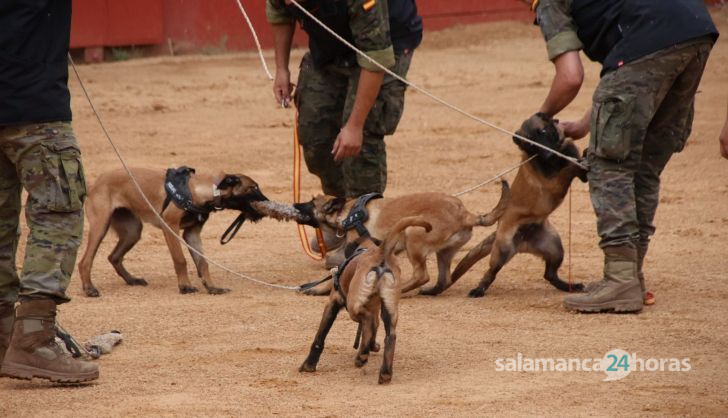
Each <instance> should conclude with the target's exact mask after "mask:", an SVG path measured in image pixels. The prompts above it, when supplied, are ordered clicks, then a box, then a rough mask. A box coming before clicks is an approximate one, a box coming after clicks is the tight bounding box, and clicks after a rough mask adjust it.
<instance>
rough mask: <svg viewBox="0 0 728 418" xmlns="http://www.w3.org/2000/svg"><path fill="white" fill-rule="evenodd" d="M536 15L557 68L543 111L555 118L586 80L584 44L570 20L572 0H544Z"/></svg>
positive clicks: (542, 107) (550, 57)
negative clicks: (581, 52)
mask: <svg viewBox="0 0 728 418" xmlns="http://www.w3.org/2000/svg"><path fill="white" fill-rule="evenodd" d="M536 15H537V19H538V23H539V26H540V27H541V32H542V33H543V35H544V39H545V40H546V48H547V50H548V54H549V59H550V60H551V61H552V62H553V63H554V67H555V69H556V74H555V75H554V78H553V80H552V81H551V88H550V90H549V93H548V95H547V96H546V99H545V100H544V102H543V104H542V105H541V109H540V111H541V112H543V113H546V114H548V115H550V116H554V115H556V114H557V113H559V112H560V111H561V110H562V109H564V108H565V107H566V106H567V105H568V104H569V103H571V101H572V100H574V97H576V95H577V94H578V93H579V89H580V88H581V84H582V82H583V81H584V67H583V66H582V63H581V57H580V56H579V50H581V49H582V48H583V45H582V44H581V41H579V38H578V37H577V35H576V25H575V24H574V21H573V19H572V17H571V0H543V1H541V2H540V3H539V5H538V8H537V9H536Z"/></svg>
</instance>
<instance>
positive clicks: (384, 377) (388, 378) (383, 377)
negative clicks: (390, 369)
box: [379, 373, 392, 385]
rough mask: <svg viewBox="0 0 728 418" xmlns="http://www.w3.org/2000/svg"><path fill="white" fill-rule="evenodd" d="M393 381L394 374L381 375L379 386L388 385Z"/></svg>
mask: <svg viewBox="0 0 728 418" xmlns="http://www.w3.org/2000/svg"><path fill="white" fill-rule="evenodd" d="M391 381H392V374H391V373H379V384H380V385H386V384H387V383H389V382H391Z"/></svg>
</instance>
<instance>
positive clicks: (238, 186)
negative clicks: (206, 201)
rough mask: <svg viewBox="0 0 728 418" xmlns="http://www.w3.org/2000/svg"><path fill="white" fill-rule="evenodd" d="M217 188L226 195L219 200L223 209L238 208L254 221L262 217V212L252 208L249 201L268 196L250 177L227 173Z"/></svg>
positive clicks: (260, 200) (263, 198)
mask: <svg viewBox="0 0 728 418" xmlns="http://www.w3.org/2000/svg"><path fill="white" fill-rule="evenodd" d="M217 188H218V189H219V190H220V191H221V192H222V193H224V194H225V195H227V196H224V197H223V198H222V200H221V205H222V207H223V208H224V209H234V210H239V211H240V212H243V213H244V214H245V217H246V219H249V220H251V221H254V222H255V221H258V220H260V219H261V218H263V215H262V214H260V213H258V211H256V210H255V209H253V207H252V206H251V205H250V202H264V201H267V200H268V198H267V197H265V195H264V194H263V192H261V191H260V188H259V187H258V184H257V183H256V182H255V181H253V179H251V178H250V177H248V176H245V175H242V174H229V175H226V176H225V178H223V179H222V181H221V182H220V184H218V185H217Z"/></svg>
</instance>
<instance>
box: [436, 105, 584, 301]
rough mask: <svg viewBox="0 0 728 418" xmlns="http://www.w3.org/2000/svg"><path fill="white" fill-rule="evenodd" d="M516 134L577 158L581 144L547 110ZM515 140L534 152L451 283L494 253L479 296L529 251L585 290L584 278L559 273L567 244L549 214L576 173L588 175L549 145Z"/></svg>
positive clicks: (549, 273) (526, 153) (570, 288)
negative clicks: (490, 229)
mask: <svg viewBox="0 0 728 418" xmlns="http://www.w3.org/2000/svg"><path fill="white" fill-rule="evenodd" d="M516 133H517V134H519V135H521V136H524V137H526V138H530V139H531V140H533V141H535V142H538V143H539V144H542V145H545V146H546V147H548V148H550V149H553V150H557V151H559V152H561V153H562V154H565V155H568V156H570V157H574V158H578V157H579V150H578V149H577V148H576V145H574V143H573V142H572V141H571V140H570V139H567V138H565V137H564V133H563V131H561V130H560V129H559V127H558V125H557V122H556V121H555V120H554V119H552V118H550V117H549V116H548V115H546V114H543V113H537V114H535V115H533V116H531V117H530V118H528V119H527V120H526V121H525V122H523V125H522V126H521V129H519V130H518V131H517V132H516ZM513 142H515V143H516V145H517V146H518V147H519V148H520V149H521V151H522V152H523V155H522V158H523V160H524V161H525V160H527V159H529V158H531V157H532V156H535V157H534V158H533V159H532V160H531V161H530V162H528V163H527V164H525V165H523V166H521V167H520V168H519V169H518V173H517V174H516V178H515V180H514V181H513V185H512V186H511V198H510V201H509V202H508V205H507V206H506V207H505V210H504V211H502V212H501V213H500V218H499V220H498V228H497V229H496V231H495V232H493V233H492V234H490V235H489V236H488V237H487V238H485V239H484V240H483V241H482V242H480V244H478V245H476V246H475V247H474V248H473V249H471V250H470V252H468V254H467V255H466V256H465V257H464V258H463V259H462V260H461V261H460V262H459V263H458V265H457V266H456V267H455V270H453V273H452V280H451V283H450V284H452V283H455V282H456V281H457V280H458V279H459V278H460V277H462V275H463V274H465V273H466V272H467V271H468V270H469V269H470V268H471V267H472V266H473V265H474V264H475V263H476V262H477V261H478V260H480V259H481V258H484V257H486V256H487V255H488V254H490V268H489V269H488V271H487V272H486V273H485V275H484V276H483V278H482V280H481V281H480V283H479V284H478V286H477V287H476V288H474V289H472V290H471V291H470V293H469V296H470V297H472V298H479V297H482V296H484V295H485V291H486V290H487V289H488V287H489V286H490V285H491V284H492V283H493V281H494V280H495V276H496V275H497V274H498V272H499V271H500V270H501V269H502V268H503V266H505V265H506V263H508V261H510V259H511V258H513V256H514V255H516V254H517V253H530V254H535V255H537V256H540V257H541V258H543V260H544V261H545V262H546V272H545V273H544V278H545V279H546V280H548V281H549V283H551V284H552V285H553V286H554V287H556V288H557V289H559V290H562V291H567V292H574V291H582V290H583V289H584V286H583V285H582V284H581V283H575V284H572V285H569V284H568V283H566V282H564V281H563V280H561V279H560V278H559V275H558V270H559V267H560V266H561V263H562V261H563V259H564V248H563V246H562V245H561V238H560V237H559V233H558V232H557V231H556V229H554V227H553V226H552V225H551V224H550V223H549V221H548V217H549V215H551V213H552V212H553V211H554V210H556V208H557V207H559V205H560V204H561V202H562V201H563V200H564V196H566V192H567V191H568V190H569V187H570V186H571V181H572V180H573V179H574V177H578V178H579V179H581V180H582V181H584V182H585V181H586V171H585V170H584V169H582V168H581V167H579V166H577V165H574V164H571V163H570V162H568V161H566V160H564V159H563V158H560V157H558V156H556V155H554V154H553V153H551V152H549V151H548V150H544V149H542V148H539V147H537V146H535V145H532V144H529V143H527V142H525V141H523V140H521V139H519V138H517V137H514V138H513Z"/></svg>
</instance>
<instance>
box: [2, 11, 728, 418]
mask: <svg viewBox="0 0 728 418" xmlns="http://www.w3.org/2000/svg"><path fill="white" fill-rule="evenodd" d="M716 20H717V22H718V23H719V25H720V27H721V28H722V30H723V31H724V32H726V33H728V13H726V12H719V13H717V14H716ZM300 54H301V53H300V51H299V52H297V53H296V57H300ZM268 57H269V62H270V63H272V60H271V59H270V53H269V54H268ZM598 70H599V69H598V67H597V66H595V65H591V64H590V65H588V66H587V80H586V85H585V87H584V89H583V92H582V93H581V94H580V95H579V97H578V99H577V100H576V102H575V103H574V104H573V106H571V107H570V108H569V109H567V110H566V111H565V112H563V114H562V115H561V117H562V119H568V118H574V117H577V116H579V115H581V114H582V112H583V110H584V109H585V107H586V106H588V104H589V99H590V95H591V92H592V91H593V88H594V86H595V85H596V83H597V81H598ZM552 71H553V70H552V67H551V64H550V63H548V62H547V61H546V59H545V48H544V45H543V42H542V40H541V38H540V34H539V32H538V30H537V28H535V27H533V26H530V25H525V24H512V23H498V24H489V25H480V26H472V27H467V28H461V29H455V30H449V31H446V32H442V33H437V34H430V35H429V36H428V39H427V41H426V42H425V44H424V45H423V47H422V48H421V49H419V50H418V51H417V53H416V55H415V60H414V64H413V67H412V71H411V74H410V78H411V80H413V81H414V82H416V83H419V84H420V85H422V86H423V87H425V88H427V89H430V90H431V91H432V92H434V93H435V94H438V95H441V96H442V97H444V98H446V99H448V100H451V101H453V102H454V103H457V104H458V105H461V106H462V107H464V108H465V109H468V110H470V111H473V112H475V113H476V114H477V115H479V116H481V117H484V118H486V119H488V120H490V121H492V122H494V123H496V124H498V125H501V126H504V127H506V128H510V129H515V128H516V127H517V126H518V125H519V124H520V122H521V121H522V120H523V119H524V118H526V117H527V116H528V115H530V114H531V113H533V112H535V111H536V110H537V108H538V106H539V104H540V101H541V100H542V98H543V97H545V94H546V92H547V89H548V83H549V80H550V77H551V74H552ZM80 72H81V74H82V77H83V78H84V80H85V82H86V84H87V87H88V88H89V90H90V92H91V94H92V96H93V98H94V100H95V102H96V104H97V106H98V108H99V109H100V111H101V113H102V115H103V117H104V119H105V121H106V123H107V125H108V128H109V130H110V132H111V134H112V135H113V138H114V139H115V141H116V142H117V144H118V145H119V147H120V149H121V151H122V152H123V154H124V156H125V157H126V159H127V160H128V161H129V163H130V164H131V165H136V166H146V167H153V168H158V169H159V170H160V173H161V172H162V170H163V169H164V168H166V167H169V166H176V165H182V164H187V165H191V166H194V167H195V168H197V169H198V170H199V171H203V170H216V169H223V170H227V171H230V172H244V173H246V174H248V175H250V176H252V177H253V178H254V179H256V180H257V181H258V182H259V183H260V184H261V186H262V189H263V191H264V192H265V193H266V194H267V195H268V196H269V197H270V198H272V199H275V200H280V201H291V181H292V152H291V151H292V146H291V127H292V125H291V123H292V120H293V115H294V113H293V111H292V110H282V109H279V108H277V107H276V106H275V104H274V103H273V99H272V95H271V92H270V84H269V83H268V82H267V80H266V79H265V77H264V75H263V73H262V71H261V68H260V66H259V63H258V62H257V58H256V57H255V55H252V54H235V55H222V56H209V57H205V56H195V57H181V58H153V59H142V60H136V61H129V62H122V63H115V64H103V65H89V66H82V67H81V68H80ZM71 90H72V92H73V108H74V114H75V128H76V131H77V134H78V137H79V139H80V142H81V146H82V148H83V153H84V162H85V165H86V172H87V176H88V179H89V181H90V182H93V180H94V179H95V178H96V177H97V176H98V175H99V174H100V173H101V172H103V171H105V170H108V169H111V168H116V167H119V163H118V161H117V159H116V157H115V156H114V154H113V153H112V151H111V148H110V146H109V144H108V143H107V142H106V139H105V138H104V137H103V135H102V133H101V131H100V129H99V127H98V125H97V123H96V121H95V120H94V119H93V117H92V114H91V112H90V110H89V107H88V105H87V103H86V102H85V101H84V99H83V97H82V95H81V91H80V89H79V85H78V83H77V82H76V81H75V80H72V81H71ZM727 93H728V43H726V41H725V40H722V41H721V42H719V43H718V45H717V46H716V48H715V49H714V52H713V54H712V56H711V59H710V62H709V64H708V68H707V70H706V73H705V77H704V80H703V84H702V86H701V89H700V93H699V94H698V95H697V117H696V120H695V125H694V129H693V135H692V137H691V139H690V142H689V143H688V146H687V148H686V149H685V151H684V152H682V153H681V154H678V155H676V156H675V157H674V159H673V161H671V163H670V164H669V166H668V168H667V170H666V172H665V173H664V176H663V189H662V197H661V206H660V208H659V212H658V215H657V221H656V223H657V226H658V232H657V234H656V236H655V239H654V244H653V246H652V248H651V252H650V254H649V256H648V261H647V264H646V267H645V269H646V274H647V277H648V280H649V286H650V288H652V289H653V290H654V291H655V292H656V294H657V298H658V302H657V304H656V305H654V306H652V307H648V308H646V309H645V310H644V311H643V313H641V314H639V315H578V314H573V313H569V312H567V311H565V310H564V309H563V308H562V307H561V300H562V298H563V296H564V294H562V293H560V292H559V291H557V290H555V289H553V288H552V287H550V286H549V285H548V284H547V283H546V282H545V281H544V280H543V279H542V278H541V274H542V269H543V265H542V263H541V261H540V260H538V259H536V258H533V257H531V256H528V255H520V256H518V257H516V259H515V260H514V261H513V262H512V263H511V264H509V265H508V266H507V267H506V268H505V269H504V270H503V271H502V273H501V274H500V276H499V278H498V280H497V281H496V282H495V284H494V285H493V286H492V287H491V289H490V290H489V292H488V294H487V296H486V297H485V298H483V299H468V298H467V297H466V295H467V292H468V290H469V289H470V288H472V287H473V286H474V285H475V283H476V282H477V281H478V280H479V278H480V275H481V274H482V272H483V271H484V270H485V263H482V262H481V263H480V264H478V265H477V267H476V268H474V269H473V271H471V272H470V273H468V274H467V275H466V276H465V277H464V278H463V279H462V280H461V282H459V283H458V284H457V285H456V286H454V287H453V288H451V289H450V290H449V291H448V292H446V293H445V294H443V295H441V296H439V297H436V298H428V297H412V298H407V299H405V300H404V301H403V303H402V304H401V305H400V324H399V328H398V334H399V339H398V344H397V351H396V356H395V374H394V380H393V382H392V384H391V385H388V386H379V385H377V383H376V381H377V373H378V368H379V365H380V363H381V355H379V354H375V355H373V357H372V359H371V361H370V364H369V365H367V366H365V367H364V368H362V369H357V368H355V367H354V364H353V356H354V350H353V349H352V348H351V344H352V341H353V337H354V332H355V324H354V323H353V322H351V321H350V320H349V319H348V316H347V315H346V314H341V315H340V318H339V321H338V322H337V323H336V324H335V325H334V328H333V330H332V332H331V334H330V336H329V339H328V341H327V346H326V350H325V351H324V354H323V356H322V358H321V361H320V364H319V369H318V371H317V372H316V373H314V374H305V375H304V374H299V373H298V371H297V369H298V366H299V364H300V363H301V362H302V360H303V359H304V357H305V355H306V353H307V350H308V347H309V344H310V342H311V341H312V339H313V335H314V332H315V330H316V327H317V326H318V322H319V319H320V315H321V312H322V309H323V305H324V302H325V299H324V298H314V297H306V296H302V295H299V294H296V293H294V292H291V291H284V290H276V289H270V288H266V287H261V286H258V285H255V284H252V283H250V282H246V281H243V280H240V279H238V278H235V277H233V276H232V275H230V274H227V273H225V272H223V271H221V270H218V269H213V275H214V276H215V277H216V279H217V280H218V281H219V282H220V283H222V284H223V285H224V286H226V287H230V288H232V289H233V290H232V292H231V293H229V294H227V295H224V296H209V295H207V294H205V293H198V294H194V295H181V294H179V293H178V292H177V283H176V278H175V275H174V272H173V269H172V263H171V260H170V257H169V255H168V252H167V250H166V246H165V244H164V240H163V237H162V234H161V232H160V231H159V230H155V229H153V228H146V229H145V232H144V236H143V239H142V241H141V243H140V244H139V245H138V246H137V247H136V248H135V249H134V250H132V251H131V253H130V254H129V255H128V257H127V266H128V268H129V269H130V270H131V271H132V272H134V273H137V274H140V275H142V276H143V277H145V278H146V279H147V280H148V281H149V287H146V288H141V287H136V288H133V287H128V286H126V285H125V284H124V283H123V282H122V280H121V279H120V278H119V277H117V276H116V275H115V273H114V272H113V270H112V268H111V266H110V265H109V264H108V263H107V262H106V256H107V255H108V253H109V251H110V249H111V248H112V247H111V246H112V245H113V243H114V239H113V237H111V236H110V237H109V238H108V239H107V241H106V242H105V243H104V245H103V246H102V248H101V250H100V253H99V257H97V262H96V264H95V267H94V270H93V278H94V281H95V283H96V285H97V287H98V288H99V290H100V291H101V292H102V297H101V298H98V299H91V298H86V297H84V296H83V295H82V293H81V285H80V282H79V280H78V279H77V277H74V280H73V281H72V283H71V286H70V288H69V293H70V295H71V296H72V297H73V299H74V300H73V302H72V303H70V304H68V305H65V306H63V307H62V308H61V314H60V320H61V321H62V323H63V324H64V326H65V327H66V328H67V329H69V330H71V331H72V332H73V333H75V335H76V336H77V337H78V338H79V339H81V340H83V339H85V338H88V337H89V336H92V335H96V334H98V333H101V332H104V331H108V330H110V329H119V330H121V331H123V332H124V334H125V336H126V340H125V341H124V343H123V345H121V346H120V347H118V348H117V349H116V350H115V351H114V352H113V353H112V354H111V355H109V356H107V357H104V358H103V359H102V360H100V361H99V365H100V367H101V378H100V379H99V380H98V382H97V383H94V384H91V385H87V386H84V387H70V388H69V387H63V386H53V385H49V384H46V383H45V382H42V381H33V382H22V381H14V380H8V379H3V380H0V416H54V417H58V416H75V417H78V416H142V415H154V416H211V415H225V416H260V415H294V416H308V415H311V416H349V415H352V416H365V415H397V416H404V415H416V416H425V415H447V416H454V415H458V416H480V415H494V414H498V415H525V414H537V415H607V414H610V415H659V416H662V415H723V414H726V411H728V400H727V399H726V395H725V393H726V390H728V382H727V380H728V366H727V365H726V363H725V361H726V358H727V356H728V348H726V331H727V324H728V320H727V319H726V309H725V306H726V301H727V300H728V284H726V280H725V279H726V272H728V257H726V255H727V254H726V253H727V251H726V249H727V248H728V246H727V244H726V242H725V237H726V236H728V215H727V214H726V207H727V206H726V203H728V181H726V178H727V177H728V161H725V160H722V159H721V158H720V157H719V154H718V145H717V137H718V133H719V130H720V127H721V124H722V121H723V117H724V115H725V109H726V96H727ZM387 145H388V150H389V165H390V182H389V187H388V189H387V195H389V196H397V195H401V194H404V193H409V192H413V191H447V192H455V191H459V190H462V189H465V188H467V187H469V186H472V185H474V184H476V183H478V182H479V181H482V180H484V179H487V178H489V177H491V176H493V175H495V174H496V173H498V172H499V171H501V170H504V169H506V168H508V167H510V166H513V165H514V164H516V163H517V162H518V159H519V155H518V152H517V150H516V147H515V146H514V145H513V143H512V142H511V140H510V138H508V137H507V136H504V135H502V134H500V133H498V132H495V131H493V130H490V129H488V128H486V127H483V126H480V125H478V124H476V123H474V122H473V121H471V120H468V119H466V118H464V117H462V116H460V115H458V114H455V113H453V112H450V111H448V110H445V109H444V108H443V107H441V106H440V105H438V104H436V103H434V102H432V101H431V100H429V99H428V98H426V97H425V96H423V95H422V94H418V93H415V92H410V93H409V94H408V99H407V110H406V112H405V117H404V119H403V121H402V123H401V126H400V129H399V130H398V132H397V134H396V135H395V136H394V137H391V138H389V139H388V140H387ZM582 146H583V144H582ZM508 177H509V178H512V175H510V176H508ZM304 184H305V190H304V196H309V195H312V194H314V193H315V192H316V189H317V183H316V181H315V179H314V178H312V177H310V176H308V175H306V176H305V178H304ZM572 192H573V202H572V217H573V219H572V236H571V248H572V251H573V261H572V262H571V269H572V271H573V280H574V281H588V280H590V279H595V278H597V277H598V275H599V274H600V273H601V262H602V259H601V252H600V251H599V249H598V248H597V245H596V243H597V237H596V234H595V219H594V215H593V212H592V209H591V205H590V203H589V198H588V192H587V187H586V186H585V185H584V184H582V183H575V184H574V187H573V188H572ZM497 195H498V188H497V186H496V185H489V186H487V187H485V188H483V189H481V190H479V191H477V192H474V193H471V194H468V195H466V196H464V197H463V200H464V202H465V204H466V206H467V207H469V208H470V209H471V210H472V211H486V210H488V209H489V208H490V207H491V206H492V205H493V204H494V202H495V201H496V199H497ZM568 216H569V205H568V201H567V202H565V204H564V205H563V206H562V207H561V208H559V209H558V210H557V211H556V212H555V213H554V215H553V216H552V221H553V223H554V224H555V226H556V227H557V228H558V230H559V231H561V233H562V236H563V237H564V243H565V245H567V246H568V244H569V238H568V229H569V217H568ZM234 217H235V214H233V213H222V214H218V215H214V216H213V217H212V219H211V221H210V222H209V223H208V225H207V227H206V229H205V230H204V233H203V238H204V241H205V245H206V249H207V252H208V254H209V255H210V256H212V257H213V258H214V259H215V260H218V261H220V262H222V263H224V264H225V265H227V266H229V267H231V268H232V269H234V270H236V271H240V272H244V273H246V274H248V275H251V276H253V277H256V278H259V279H262V280H266V281H270V282H273V283H281V284H293V285H295V284H300V283H302V282H305V281H309V280H313V279H315V278H318V277H321V276H322V275H323V274H324V272H323V270H322V269H321V267H320V266H319V265H318V264H317V263H315V262H313V261H311V260H310V259H308V258H307V257H306V256H305V255H304V254H303V253H302V251H301V249H300V246H299V241H298V237H297V235H296V228H295V226H294V225H292V224H286V223H279V222H276V221H273V220H263V221H261V222H260V223H258V224H256V225H252V224H251V225H248V224H246V225H245V226H244V228H243V230H242V233H241V234H240V235H239V236H238V237H237V238H236V239H235V240H234V241H233V242H231V243H230V244H229V245H227V246H224V247H222V246H220V245H219V244H218V242H217V239H218V237H219V236H220V234H221V233H222V232H223V231H224V229H225V228H226V227H227V225H228V223H229V222H231V221H232V219H233V218H234ZM490 232H491V229H490V228H481V229H477V230H476V231H475V234H474V238H473V240H472V241H471V242H470V243H469V244H468V245H466V247H465V249H464V250H463V253H461V255H462V254H464V251H465V250H466V249H469V248H470V247H471V246H472V245H474V243H476V242H478V241H479V240H480V239H482V238H483V237H485V236H486V235H487V234H488V233H490ZM459 257H460V256H458V258H459ZM404 264H405V272H406V273H408V272H409V271H410V270H409V266H408V263H406V262H405V263H404ZM431 264H432V263H431ZM430 270H431V272H432V273H434V266H432V265H431V266H430ZM561 274H562V275H563V276H568V268H567V264H565V265H564V266H563V267H562V269H561ZM198 285H199V283H198ZM380 338H381V337H380ZM617 348H619V349H624V350H626V351H628V352H630V353H637V354H638V356H639V357H641V358H643V359H648V358H657V359H660V358H678V359H683V358H689V359H690V365H691V370H690V371H689V372H667V371H665V372H641V373H640V372H633V373H632V374H630V375H629V376H627V377H626V378H624V379H622V380H618V381H614V382H602V379H603V378H604V377H605V375H604V374H603V373H602V372H586V371H581V372H538V373H537V372H506V371H500V372H499V371H496V370H495V361H496V359H498V358H509V357H516V355H517V353H522V354H523V356H524V357H529V358H541V357H551V358H579V359H582V358H601V357H603V356H604V354H605V353H606V352H607V351H609V350H612V349H617Z"/></svg>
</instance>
